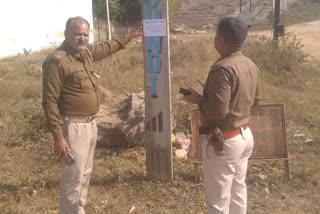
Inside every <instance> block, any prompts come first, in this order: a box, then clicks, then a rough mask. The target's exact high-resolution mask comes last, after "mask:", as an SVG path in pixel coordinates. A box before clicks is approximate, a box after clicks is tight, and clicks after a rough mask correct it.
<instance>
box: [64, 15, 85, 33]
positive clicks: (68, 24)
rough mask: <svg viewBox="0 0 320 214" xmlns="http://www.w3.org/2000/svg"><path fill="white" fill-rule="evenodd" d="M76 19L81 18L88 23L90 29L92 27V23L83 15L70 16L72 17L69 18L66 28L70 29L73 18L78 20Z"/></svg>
mask: <svg viewBox="0 0 320 214" xmlns="http://www.w3.org/2000/svg"><path fill="white" fill-rule="evenodd" d="M76 19H81V20H83V21H84V22H85V23H87V25H88V27H89V29H90V24H89V22H88V21H87V20H86V19H85V18H83V17H82V16H75V17H70V18H69V19H68V20H67V23H66V30H68V28H69V27H70V25H71V23H72V21H73V20H76Z"/></svg>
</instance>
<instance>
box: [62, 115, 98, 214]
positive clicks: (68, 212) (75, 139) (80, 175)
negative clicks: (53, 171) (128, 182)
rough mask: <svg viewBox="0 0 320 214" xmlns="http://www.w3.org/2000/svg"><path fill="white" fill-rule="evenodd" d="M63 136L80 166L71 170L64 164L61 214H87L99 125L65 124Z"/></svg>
mask: <svg viewBox="0 0 320 214" xmlns="http://www.w3.org/2000/svg"><path fill="white" fill-rule="evenodd" d="M63 132H64V137H65V139H66V140H67V142H68V144H69V147H70V150H71V154H72V155H73V156H74V157H75V159H76V162H75V163H74V164H72V165H71V166H68V165H66V164H65V163H63V172H62V176H61V179H60V183H59V189H60V194H59V208H60V214H84V213H85V211H84V205H85V202H86V199H87V194H88V187H89V182H90V177H91V172H92V162H93V154H94V149H95V146H96V141H97V124H96V121H95V120H93V121H92V122H90V123H73V122H65V123H64V125H63Z"/></svg>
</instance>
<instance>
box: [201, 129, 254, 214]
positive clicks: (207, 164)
mask: <svg viewBox="0 0 320 214" xmlns="http://www.w3.org/2000/svg"><path fill="white" fill-rule="evenodd" d="M201 143H202V158H203V177H204V185H205V196H206V204H207V208H208V213H209V214H245V213H246V212H247V186H246V183H245V179H246V174H247V167H248V159H249V157H250V156H251V153H252V150H253V136H252V133H251V130H250V128H249V127H248V128H247V129H246V130H244V131H243V133H242V134H240V135H238V136H235V137H232V138H230V139H227V140H225V146H226V147H225V148H226V150H225V154H224V155H222V156H216V154H215V152H214V149H213V147H212V146H211V145H209V146H207V145H208V141H207V140H206V139H205V138H201Z"/></svg>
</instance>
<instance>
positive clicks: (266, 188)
mask: <svg viewBox="0 0 320 214" xmlns="http://www.w3.org/2000/svg"><path fill="white" fill-rule="evenodd" d="M213 36H214V35H212V34H201V35H176V36H174V37H172V41H171V50H172V52H171V65H172V67H171V72H172V73H171V77H172V107H173V108H172V109H173V115H174V117H175V119H176V121H177V130H186V129H187V128H188V126H189V122H188V113H189V110H190V109H191V108H193V106H190V105H187V104H186V103H185V102H183V101H182V99H181V96H180V95H179V94H178V93H177V91H178V88H179V87H181V86H184V87H185V86H191V87H194V88H196V89H197V90H199V91H201V86H200V84H199V83H197V82H196V81H197V80H200V81H201V82H204V81H205V78H206V75H207V73H208V71H209V68H210V66H211V64H212V63H213V62H214V61H215V59H216V58H217V54H216V52H215V51H214V49H213V45H212V44H213ZM286 39H287V40H286V43H283V45H282V49H281V50H282V51H284V52H283V53H277V54H278V55H277V57H272V55H274V54H275V52H274V51H275V50H274V49H272V46H270V45H268V44H269V42H270V41H267V40H264V41H260V42H259V45H258V43H256V42H255V40H251V41H249V42H248V43H247V44H246V46H245V53H246V54H247V55H250V56H252V57H253V56H255V57H256V58H254V57H253V58H254V60H255V61H256V62H257V64H259V66H260V68H261V70H262V91H263V102H264V103H284V104H285V107H286V125H287V137H288V146H289V155H290V159H289V160H290V172H291V177H290V181H289V182H288V183H287V182H286V180H285V178H284V170H283V169H284V165H283V162H282V161H278V160H274V161H250V164H249V171H248V178H247V183H248V189H249V196H248V198H249V210H248V213H254V214H259V213H261V214H262V213H263V214H265V213H280V214H281V213H292V212H296V213H299V214H300V213H301V214H303V213H314V214H317V213H320V208H319V205H318V202H319V200H320V183H319V177H320V166H319V164H318V163H319V161H320V135H319V128H320V117H319V110H320V109H319V107H318V106H319V104H320V99H319V98H318V97H319V96H318V94H319V93H320V88H319V87H318V86H319V85H320V73H319V71H320V70H319V66H317V65H311V64H309V63H308V62H306V61H305V59H301V61H299V63H296V62H295V61H297V59H300V58H301V57H302V56H301V55H299V54H301V53H300V49H299V47H298V46H297V43H295V42H294V41H293V40H294V38H293V37H292V36H291V37H290V36H289V37H287V38H286ZM296 42H297V41H296ZM289 47H291V48H289ZM141 51H142V44H141V42H139V41H137V40H135V41H134V42H133V43H131V44H130V45H129V46H128V47H127V48H126V49H125V50H123V51H122V52H119V53H118V54H116V55H114V56H112V57H110V58H108V59H106V60H103V61H102V62H100V63H98V64H97V65H96V69H97V71H98V72H99V73H100V74H101V76H102V81H101V84H102V85H103V86H104V87H106V88H107V89H109V90H110V91H112V92H113V93H114V94H116V95H120V94H124V93H129V92H139V91H142V90H143V59H142V53H141ZM47 54H48V51H46V52H42V53H36V54H32V55H28V56H18V57H13V58H9V59H5V60H1V61H0V97H1V102H0V156H1V159H0V162H1V163H0V172H1V173H0V213H7V214H9V213H19V214H29V213H30V214H33V213H41V214H42V213H58V204H57V203H58V198H57V197H58V186H57V184H58V179H59V175H60V172H61V168H60V164H59V162H58V161H57V159H56V157H55V156H54V154H53V152H52V150H53V148H52V139H51V137H50V134H49V133H48V132H47V130H46V129H45V125H44V124H45V123H44V117H43V114H42V109H41V106H40V102H41V98H40V94H39V92H40V91H41V78H40V76H41V75H40V74H41V72H40V71H39V69H38V67H39V66H40V65H41V62H42V61H43V59H44V58H45V56H46V55H47ZM266 55H268V56H266ZM288 56H290V57H288ZM266 57H269V58H267V59H266ZM270 64H271V65H272V66H271V67H270ZM284 65H285V66H286V67H285V69H284V67H283V66H284ZM39 72H40V73H39ZM298 130H300V132H303V133H305V134H307V136H308V138H312V139H313V143H311V144H306V143H304V140H305V139H299V138H293V135H294V134H295V133H296V132H297V131H298ZM132 206H135V207H136V208H137V211H136V213H148V214H149V213H154V214H157V213H159V214H160V213H161V214H163V213H174V214H180V213H181V214H185V213H191V214H193V213H194V214H200V213H205V211H206V208H205V206H204V188H203V184H202V183H194V182H193V162H192V159H191V158H188V159H186V160H182V159H176V158H174V181H173V182H172V183H165V182H150V181H147V180H146V179H145V148H143V147H135V148H106V147H104V146H103V145H98V147H97V149H96V155H95V162H94V171H93V176H92V185H91V188H90V192H89V198H88V203H87V208H86V209H87V213H91V214H93V213H98V214H100V213H101V214H104V213H110V214H123V213H127V212H128V211H129V210H130V209H131V208H132Z"/></svg>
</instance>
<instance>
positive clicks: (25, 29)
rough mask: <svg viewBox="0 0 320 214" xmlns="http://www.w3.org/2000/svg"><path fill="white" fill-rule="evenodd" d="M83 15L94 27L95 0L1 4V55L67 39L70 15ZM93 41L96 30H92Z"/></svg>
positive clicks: (31, 1)
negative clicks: (67, 25)
mask: <svg viewBox="0 0 320 214" xmlns="http://www.w3.org/2000/svg"><path fill="white" fill-rule="evenodd" d="M72 16H82V17H84V18H85V19H87V20H88V22H89V23H90V25H91V29H93V17H92V0H54V1H49V0H28V1H25V0H10V1H5V2H3V3H2V4H1V7H0V18H1V20H2V23H4V26H3V24H2V29H3V30H2V31H1V34H0V42H1V48H0V58H4V57H8V56H12V55H16V54H19V53H24V52H32V51H37V50H40V49H43V48H48V47H50V46H52V45H59V44H60V43H61V42H62V41H63V40H64V30H65V23H66V21H67V19H68V18H69V17H72ZM90 36H91V38H90V39H91V41H93V39H94V38H93V30H91V35H90Z"/></svg>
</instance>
